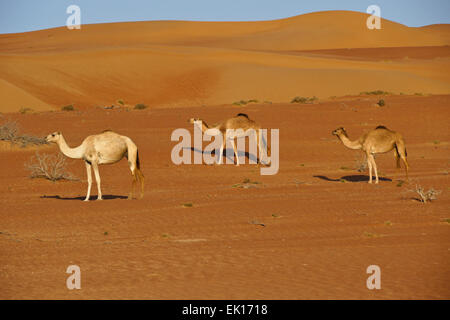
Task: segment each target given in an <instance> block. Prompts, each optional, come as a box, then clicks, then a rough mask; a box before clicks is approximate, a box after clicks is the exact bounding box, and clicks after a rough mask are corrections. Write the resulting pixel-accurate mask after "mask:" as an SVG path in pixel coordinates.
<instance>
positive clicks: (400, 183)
mask: <svg viewBox="0 0 450 320" xmlns="http://www.w3.org/2000/svg"><path fill="white" fill-rule="evenodd" d="M404 183H405V181H404V180H398V183H397V187H401V186H403V184H404Z"/></svg>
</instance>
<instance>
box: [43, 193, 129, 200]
mask: <svg viewBox="0 0 450 320" xmlns="http://www.w3.org/2000/svg"><path fill="white" fill-rule="evenodd" d="M85 198H86V197H60V196H58V195H55V196H41V199H57V200H84V199H85ZM102 198H103V200H114V199H128V197H127V196H118V195H112V194H106V195H103V196H102ZM89 200H97V196H90V197H89Z"/></svg>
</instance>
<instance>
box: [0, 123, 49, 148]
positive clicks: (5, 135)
mask: <svg viewBox="0 0 450 320" xmlns="http://www.w3.org/2000/svg"><path fill="white" fill-rule="evenodd" d="M19 132H20V131H19V127H18V125H17V123H16V122H14V121H8V122H5V123H3V124H2V125H0V140H1V141H10V142H11V143H12V144H20V146H21V147H22V148H25V147H27V146H28V145H30V144H31V145H43V144H47V141H45V139H44V138H38V137H35V136H31V135H27V134H20V133H19Z"/></svg>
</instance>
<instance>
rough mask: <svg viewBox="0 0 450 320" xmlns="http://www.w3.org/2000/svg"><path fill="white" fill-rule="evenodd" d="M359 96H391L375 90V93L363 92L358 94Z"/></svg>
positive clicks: (385, 92)
mask: <svg viewBox="0 0 450 320" xmlns="http://www.w3.org/2000/svg"><path fill="white" fill-rule="evenodd" d="M360 94H361V95H374V96H385V95H389V94H391V93H390V92H387V91H383V90H375V91H363V92H360Z"/></svg>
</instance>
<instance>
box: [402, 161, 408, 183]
mask: <svg viewBox="0 0 450 320" xmlns="http://www.w3.org/2000/svg"><path fill="white" fill-rule="evenodd" d="M402 160H403V163H404V164H405V174H406V181H409V178H408V169H409V165H408V161H407V160H406V157H404V156H402Z"/></svg>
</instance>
